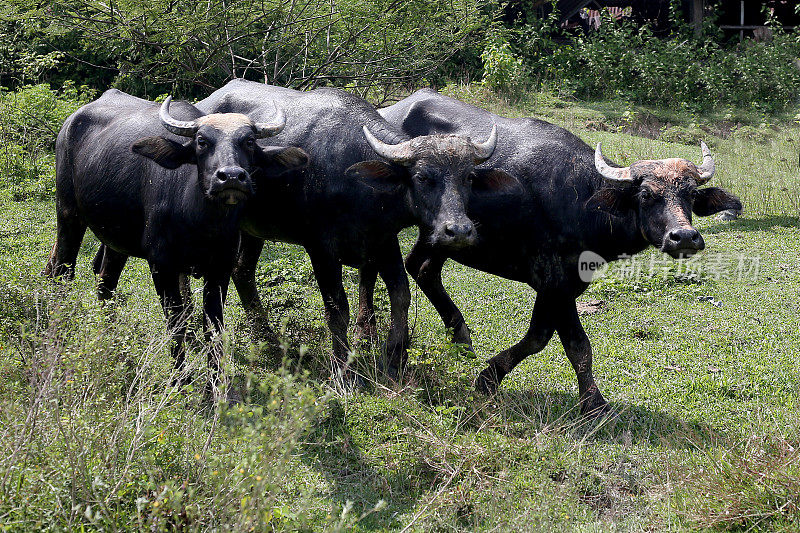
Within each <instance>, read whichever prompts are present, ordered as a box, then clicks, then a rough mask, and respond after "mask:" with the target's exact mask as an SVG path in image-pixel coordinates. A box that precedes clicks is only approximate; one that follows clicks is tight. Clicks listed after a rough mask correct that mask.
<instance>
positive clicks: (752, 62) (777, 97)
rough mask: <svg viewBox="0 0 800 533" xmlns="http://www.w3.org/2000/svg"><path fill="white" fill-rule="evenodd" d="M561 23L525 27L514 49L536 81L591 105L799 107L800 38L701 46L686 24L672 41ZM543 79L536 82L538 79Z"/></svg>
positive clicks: (645, 31) (621, 27)
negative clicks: (570, 29) (612, 101)
mask: <svg viewBox="0 0 800 533" xmlns="http://www.w3.org/2000/svg"><path fill="white" fill-rule="evenodd" d="M556 22H557V19H548V20H546V21H540V22H537V23H527V24H524V25H523V26H522V27H521V29H520V30H519V31H518V32H509V35H512V36H513V35H517V36H518V37H517V39H516V40H512V43H511V48H512V49H513V50H515V51H516V52H517V53H518V54H519V56H520V57H521V58H522V59H523V61H524V66H525V68H526V70H528V71H529V72H531V73H532V75H531V76H530V78H532V79H534V78H535V79H536V80H538V83H539V84H541V85H546V86H552V87H554V88H555V89H557V90H558V91H559V92H561V93H566V94H569V95H572V96H576V97H579V98H585V99H605V98H623V99H627V100H630V101H632V102H636V103H646V104H652V105H658V106H660V107H668V108H672V109H687V110H689V111H693V112H701V111H708V110H711V109H715V108H718V107H719V106H720V105H724V106H736V107H740V108H749V109H753V110H756V111H759V112H763V113H777V112H780V111H783V110H785V109H786V108H788V107H790V106H791V105H794V104H795V103H796V102H797V99H798V96H797V95H798V94H800V76H798V72H797V67H796V66H795V64H794V62H795V60H796V58H797V57H798V55H800V35H799V34H797V33H782V32H780V31H778V32H776V34H775V37H774V39H773V40H772V42H769V43H755V42H752V41H745V42H744V43H738V42H737V43H736V44H733V45H731V44H728V43H721V42H720V41H718V40H715V39H714V38H707V36H704V37H703V38H702V39H695V38H694V37H692V36H691V35H685V34H684V33H683V30H682V27H681V25H680V24H677V25H676V26H677V30H675V31H674V33H673V34H672V35H670V36H669V37H668V38H662V37H659V36H656V35H654V34H653V32H652V31H651V30H650V29H649V28H648V27H647V26H643V27H638V26H636V25H634V24H633V23H630V22H624V21H613V20H611V19H610V17H606V18H605V19H604V22H603V24H602V25H601V26H600V28H599V29H598V30H597V31H591V32H589V33H587V34H577V35H575V34H562V33H560V32H561V30H559V29H558V27H557V25H555V24H556ZM534 75H535V76H534Z"/></svg>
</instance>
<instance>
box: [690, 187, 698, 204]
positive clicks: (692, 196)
mask: <svg viewBox="0 0 800 533" xmlns="http://www.w3.org/2000/svg"><path fill="white" fill-rule="evenodd" d="M689 198H691V200H692V201H693V202H694V201H695V200H696V199H697V189H692V191H691V192H690V193H689Z"/></svg>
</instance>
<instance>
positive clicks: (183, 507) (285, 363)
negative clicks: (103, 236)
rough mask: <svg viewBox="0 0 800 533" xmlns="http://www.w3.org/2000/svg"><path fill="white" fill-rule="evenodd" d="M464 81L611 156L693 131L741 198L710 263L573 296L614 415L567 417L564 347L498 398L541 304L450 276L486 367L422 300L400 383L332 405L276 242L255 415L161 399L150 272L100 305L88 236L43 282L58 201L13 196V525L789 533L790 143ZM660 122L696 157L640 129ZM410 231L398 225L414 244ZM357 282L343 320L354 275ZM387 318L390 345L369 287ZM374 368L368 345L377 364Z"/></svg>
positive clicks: (795, 506)
mask: <svg viewBox="0 0 800 533" xmlns="http://www.w3.org/2000/svg"><path fill="white" fill-rule="evenodd" d="M455 91H456V92H457V93H458V94H459V95H460V96H462V97H464V98H468V99H471V100H473V101H476V102H478V103H479V104H481V105H486V106H488V107H490V108H492V109H493V110H495V111H498V112H502V113H504V114H508V115H520V116H521V115H540V116H543V117H545V118H546V119H548V120H551V121H554V122H556V123H559V124H561V125H564V126H566V127H568V128H570V129H571V130H572V131H574V132H576V133H578V134H579V135H581V136H582V137H583V138H584V139H585V140H586V141H587V142H589V143H590V144H594V143H596V142H597V141H598V140H602V141H603V148H604V152H605V153H606V155H607V156H609V157H610V158H612V159H614V160H615V161H617V162H619V163H626V164H627V163H631V162H633V161H634V160H636V159H645V158H661V157H673V156H680V157H686V158H689V159H691V160H694V161H699V159H700V151H699V147H698V146H697V144H696V143H695V142H694V140H695V139H694V137H696V136H698V135H704V138H705V139H706V141H707V142H708V143H709V144H710V145H711V146H712V149H713V151H714V152H715V156H716V161H717V169H718V172H717V175H716V176H715V178H714V184H715V185H717V186H722V187H725V188H728V189H729V190H731V191H733V192H735V193H736V194H738V195H739V196H740V197H741V198H742V201H743V202H744V205H745V213H744V215H743V217H742V218H740V219H739V220H736V221H733V222H719V221H717V220H715V219H713V218H709V219H704V220H700V221H698V224H697V226H698V228H699V229H700V230H701V232H702V233H703V235H704V237H705V239H706V244H707V248H706V251H705V252H704V253H703V254H702V255H701V257H700V259H698V260H697V261H695V262H693V263H692V266H693V268H694V269H695V273H694V274H693V275H687V274H686V272H685V270H682V268H683V267H680V266H678V265H677V264H676V263H673V262H671V261H669V262H666V261H663V260H662V257H661V254H660V253H657V252H656V251H655V250H651V251H649V252H645V253H644V254H642V256H641V257H639V258H638V261H639V262H640V263H641V264H644V265H649V264H650V263H651V262H652V263H654V264H656V265H659V270H658V275H655V276H639V277H636V278H628V277H624V276H623V275H622V274H621V273H620V272H619V271H618V270H615V269H612V270H611V274H610V275H608V276H606V277H604V278H601V279H599V280H597V281H596V282H594V283H593V285H592V286H591V287H590V289H589V290H588V291H587V293H586V294H585V295H584V296H583V297H582V298H581V301H584V302H590V304H588V305H586V314H585V315H584V316H583V319H582V320H583V324H584V326H585V328H586V331H587V333H588V335H589V337H590V339H591V341H592V345H593V348H594V353H595V376H596V378H597V381H598V384H599V386H600V388H601V390H602V391H603V392H604V394H605V396H606V398H607V399H608V400H609V401H611V402H612V405H613V407H614V408H615V410H616V411H617V412H618V413H619V416H618V417H617V418H616V419H613V420H605V421H603V422H600V423H595V422H588V421H585V420H582V419H581V418H580V417H579V416H578V414H577V409H576V406H575V404H576V400H577V390H576V389H577V387H576V380H575V376H574V373H573V371H572V369H571V367H570V365H569V363H568V361H567V359H566V357H565V355H564V352H563V349H562V348H561V345H560V344H559V343H558V342H557V339H555V340H553V341H551V343H550V344H549V345H548V347H547V348H546V349H545V350H543V351H542V352H540V353H539V354H536V355H534V356H531V357H529V358H528V359H527V360H526V361H525V362H523V363H522V364H521V365H520V366H519V367H518V369H516V370H515V371H514V372H513V373H512V374H511V375H509V376H508V378H506V380H505V381H504V383H503V386H502V389H501V393H500V394H498V395H497V396H496V397H493V398H486V397H483V396H480V395H478V394H477V393H475V392H474V390H473V388H472V380H473V379H474V378H475V376H476V375H477V373H478V372H479V371H480V370H481V369H482V368H483V366H484V364H485V361H486V359H488V358H489V357H491V356H492V355H493V354H495V353H496V352H498V351H499V350H501V349H503V348H505V347H507V346H509V345H510V344H512V343H514V342H516V341H517V340H519V338H521V336H522V334H523V333H524V331H525V328H526V327H527V324H528V320H529V316H530V310H531V308H532V305H533V302H534V300H535V293H534V292H533V291H532V290H530V288H528V287H526V286H524V285H522V284H519V283H515V282H511V281H508V280H504V279H499V278H496V277H493V276H490V275H488V274H484V273H481V272H477V271H473V270H470V269H467V268H464V267H461V266H459V265H455V264H452V263H448V265H447V266H446V269H445V274H444V275H445V286H446V287H448V289H449V290H450V292H451V294H452V295H453V297H454V299H455V301H456V303H457V304H458V305H459V306H460V308H461V309H462V311H463V312H464V314H465V316H466V318H467V323H468V324H469V325H470V327H471V328H472V329H473V331H474V333H473V340H474V342H475V349H476V352H477V356H475V355H472V354H470V353H465V352H464V351H463V350H462V349H460V348H459V347H458V346H454V345H451V344H449V343H448V342H446V338H447V335H446V332H445V330H444V328H443V326H442V324H441V321H440V320H439V318H438V316H437V315H436V313H435V311H434V310H433V308H432V306H431V305H430V304H429V302H428V301H427V300H426V299H425V298H424V296H423V295H422V294H421V292H420V291H419V290H418V289H416V287H414V286H413V285H412V308H411V326H412V328H413V350H412V354H411V365H410V369H409V371H408V374H407V376H406V377H405V379H404V381H403V382H402V384H401V385H393V386H387V384H386V383H384V382H382V381H381V380H380V379H375V378H374V376H373V380H372V381H373V384H372V386H370V387H369V388H368V389H367V390H362V391H358V392H354V393H351V394H347V395H343V394H339V393H337V392H335V391H334V390H332V389H331V387H330V386H329V384H328V381H327V373H328V370H327V369H328V362H327V357H328V356H327V353H328V352H327V347H328V345H329V341H328V339H327V336H326V328H325V325H324V320H323V307H322V302H321V299H320V296H319V294H318V292H317V289H316V286H315V283H314V280H313V275H312V272H311V266H310V262H309V261H308V258H307V257H306V256H305V254H304V252H303V251H302V249H300V248H297V247H295V246H290V245H285V244H274V245H270V246H269V247H268V248H267V250H266V251H265V253H264V257H263V258H262V261H261V263H260V266H259V272H258V280H259V284H260V288H261V294H262V296H263V298H264V299H265V302H266V303H268V304H269V307H270V309H271V310H272V315H271V324H272V325H273V326H274V327H276V328H278V329H280V330H281V331H282V335H283V338H284V339H285V350H284V351H283V353H276V352H275V351H270V350H268V349H265V348H264V347H263V346H260V345H258V344H257V343H256V342H255V340H254V337H253V336H252V334H251V332H250V331H249V328H248V324H247V322H246V320H245V319H244V315H243V312H242V309H241V306H240V304H239V301H238V299H237V297H236V295H235V292H232V293H231V297H230V300H229V305H228V307H227V309H226V320H227V323H228V326H229V333H228V335H227V337H226V339H225V344H226V352H227V353H228V354H229V355H230V361H229V363H228V365H229V366H228V372H229V373H230V374H231V375H233V376H234V382H235V386H237V387H239V388H241V389H242V390H244V391H246V392H247V398H248V400H247V401H246V402H244V403H242V404H240V405H236V406H233V407H230V408H226V407H221V406H220V407H218V408H214V407H213V406H209V405H207V404H205V403H204V402H203V399H202V391H201V390H200V389H201V388H202V387H199V386H198V387H197V390H191V388H189V389H188V390H183V391H179V390H175V389H172V388H170V387H168V383H169V381H170V367H171V361H170V359H169V355H168V349H167V336H166V332H165V325H164V320H163V317H162V314H161V310H160V307H159V305H158V301H157V297H156V295H155V291H154V289H153V287H152V283H151V281H150V277H149V273H148V270H147V267H146V265H145V263H144V262H143V261H141V260H132V261H131V262H130V263H129V265H128V268H127V270H126V271H125V273H124V274H123V278H122V281H121V283H120V289H119V294H118V296H117V299H116V302H115V303H114V304H113V305H112V306H108V307H106V308H101V307H100V306H99V305H98V303H97V301H96V299H95V296H94V280H93V277H92V275H91V266H90V262H91V258H92V257H93V253H94V251H95V250H96V246H97V241H96V240H95V239H94V238H93V237H92V236H91V235H87V238H86V239H85V241H84V246H83V250H82V253H81V255H80V257H79V264H78V268H77V276H76V280H75V281H74V282H72V283H70V284H67V285H59V284H52V283H50V282H47V281H45V280H44V279H42V278H40V277H39V276H38V272H39V271H40V270H41V268H42V267H43V265H44V263H45V260H46V258H47V254H48V252H49V250H50V247H51V245H52V243H53V239H54V234H55V216H54V204H53V202H52V201H39V200H27V201H21V202H18V201H13V200H12V198H11V196H10V195H8V194H5V195H3V194H2V193H0V196H1V197H2V200H0V210H2V217H0V280H1V281H0V530H9V531H16V530H37V529H52V530H61V529H88V530H92V529H103V530H107V529H109V530H110V529H144V528H147V529H150V530H154V531H155V530H172V529H184V528H185V529H189V530H196V529H197V530H200V529H221V530H222V529H227V530H235V531H245V530H249V529H251V528H252V529H254V530H256V531H272V530H309V531H311V530H322V529H325V530H339V529H350V528H355V529H356V530H363V531H373V530H377V531H381V530H403V531H422V530H425V531H428V530H440V531H459V530H495V531H509V530H548V531H549V530H564V531H575V530H579V531H581V530H583V531H598V530H600V531H605V530H609V531H612V530H613V531H616V530H626V531H627V530H632V531H641V530H683V529H704V528H721V529H733V530H748V529H753V530H762V529H763V530H778V531H797V530H798V529H800V466H798V465H800V437H799V436H798V435H800V432H799V430H800V422H798V421H799V420H800V396H799V394H798V393H799V392H800V388H799V387H800V385H799V384H800V370H799V368H800V366H798V361H799V360H800V313H798V302H799V301H800V251H799V249H798V242H800V222H799V221H798V214H799V213H800V170H798V168H797V155H798V149H800V128H798V127H796V126H794V125H792V124H791V123H790V122H789V121H788V120H785V121H782V122H781V121H778V120H777V119H775V121H776V122H777V124H760V123H759V122H758V120H756V121H755V122H752V121H751V122H750V123H749V124H747V125H745V126H742V127H740V125H736V126H735V127H733V128H731V126H730V124H731V123H735V122H736V119H734V118H731V117H700V118H697V117H674V118H673V124H671V125H667V124H665V122H666V121H665V120H663V119H662V118H661V117H658V116H657V115H656V114H654V112H653V111H652V110H645V109H641V108H631V107H626V106H624V105H622V104H620V105H617V104H616V103H601V104H596V105H592V104H580V105H578V104H576V103H568V102H562V101H560V100H557V99H554V98H552V97H545V96H536V95H534V96H532V97H531V98H530V99H529V100H526V101H524V102H521V103H516V104H513V105H511V104H508V103H505V102H503V101H501V100H498V99H497V98H495V97H492V96H490V95H487V94H486V93H484V92H481V91H476V90H473V89H470V88H461V89H457V90H455ZM654 123H655V124H657V125H658V127H659V128H660V129H661V131H663V132H670V133H669V135H671V136H672V137H669V138H670V139H673V140H684V141H686V142H687V143H689V144H682V143H679V142H672V143H670V142H663V141H661V140H653V139H650V138H647V137H643V136H639V135H632V134H631V133H639V134H645V133H652V131H651V130H652V128H653V124H654ZM673 126H674V127H673ZM648 128H649V130H648ZM670 128H672V129H671V130H670ZM705 130H708V131H705ZM727 130H735V131H732V132H731V131H727ZM742 131H743V133H742ZM714 133H717V134H718V135H719V136H715V135H714ZM649 136H651V137H652V136H654V135H649ZM667 136H668V135H662V138H663V137H667ZM414 236H415V231H414V230H408V231H406V232H404V233H403V234H402V235H401V239H402V243H403V247H404V250H408V249H409V247H410V246H411V244H412V243H413V240H414ZM740 260H741V261H744V263H743V264H744V265H746V267H740V266H739V261H740ZM720 265H722V266H720ZM756 267H757V268H756ZM737 269H739V270H738V271H737ZM345 277H346V283H347V289H348V292H349V294H350V296H351V309H354V308H355V303H356V302H355V300H354V297H355V295H356V290H355V289H356V284H357V275H356V272H355V271H353V270H350V269H348V270H347V271H346V276H345ZM717 278H719V279H717ZM197 287H198V285H195V288H197ZM195 303H196V306H197V305H199V295H196V297H195ZM376 304H377V308H378V309H379V312H380V317H379V324H380V327H381V331H382V332H383V333H384V334H385V331H386V327H387V324H386V321H387V320H388V299H387V296H386V292H385V289H384V288H383V286H382V285H380V282H379V286H378V289H377V302H376ZM192 327H193V331H195V332H197V335H196V338H195V339H193V340H192V341H191V342H190V346H191V352H192V354H191V357H190V365H194V366H196V367H197V369H198V373H199V376H198V380H197V383H202V382H203V380H204V375H203V372H204V365H203V361H204V360H205V355H204V353H203V344H202V342H201V341H200V340H199V339H201V338H202V333H201V331H200V317H199V316H195V317H194V320H193V323H192ZM374 352H375V349H374V348H372V347H370V346H361V347H359V348H358V350H357V357H358V358H359V364H361V365H362V367H363V368H365V369H369V368H370V366H371V363H370V361H371V359H372V355H371V354H372V353H374Z"/></svg>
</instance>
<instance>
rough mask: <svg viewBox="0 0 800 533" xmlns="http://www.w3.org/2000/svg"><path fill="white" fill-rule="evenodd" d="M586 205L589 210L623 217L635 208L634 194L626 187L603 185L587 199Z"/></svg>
mask: <svg viewBox="0 0 800 533" xmlns="http://www.w3.org/2000/svg"><path fill="white" fill-rule="evenodd" d="M585 206H586V209H587V210H589V211H597V210H599V211H604V212H606V213H608V214H610V215H614V216H615V217H621V216H624V215H625V214H626V213H627V212H629V211H630V210H631V209H633V208H634V206H635V202H634V194H633V192H632V191H631V190H630V189H628V188H626V187H622V188H612V187H603V188H602V189H600V190H598V191H597V192H595V193H594V194H593V195H592V197H591V198H589V199H588V200H587V201H586V204H585Z"/></svg>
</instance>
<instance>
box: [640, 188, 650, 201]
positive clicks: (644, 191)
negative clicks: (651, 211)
mask: <svg viewBox="0 0 800 533" xmlns="http://www.w3.org/2000/svg"><path fill="white" fill-rule="evenodd" d="M639 198H640V199H642V200H644V201H645V202H649V201H650V200H652V199H653V192H652V191H651V190H650V189H648V188H646V187H643V188H642V190H641V191H639Z"/></svg>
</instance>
